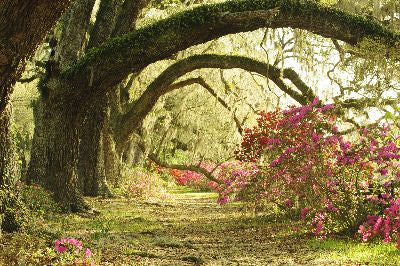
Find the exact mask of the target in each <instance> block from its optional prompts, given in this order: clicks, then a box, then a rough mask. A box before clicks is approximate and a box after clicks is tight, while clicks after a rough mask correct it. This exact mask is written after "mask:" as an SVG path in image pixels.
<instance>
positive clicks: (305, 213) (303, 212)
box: [300, 207, 310, 220]
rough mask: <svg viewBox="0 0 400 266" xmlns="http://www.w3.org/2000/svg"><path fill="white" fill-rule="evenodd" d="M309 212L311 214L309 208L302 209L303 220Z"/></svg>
mask: <svg viewBox="0 0 400 266" xmlns="http://www.w3.org/2000/svg"><path fill="white" fill-rule="evenodd" d="M309 212H310V208H307V207H306V208H303V209H301V210H300V217H301V219H303V220H304V219H305V218H306V216H307V214H308V213H309Z"/></svg>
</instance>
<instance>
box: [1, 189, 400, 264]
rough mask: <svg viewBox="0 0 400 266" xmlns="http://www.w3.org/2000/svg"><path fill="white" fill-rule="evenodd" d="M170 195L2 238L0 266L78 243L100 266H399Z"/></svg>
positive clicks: (339, 243) (198, 197)
mask: <svg viewBox="0 0 400 266" xmlns="http://www.w3.org/2000/svg"><path fill="white" fill-rule="evenodd" d="M173 195H174V200H172V201H170V202H133V201H128V200H126V199H121V198H116V199H100V198H97V199H88V200H89V201H90V202H91V204H93V205H94V206H95V207H96V208H97V209H98V210H100V211H101V214H100V215H98V216H95V217H81V216H78V215H61V214H57V215H53V216H52V217H51V219H49V218H48V219H46V220H42V221H37V224H36V225H35V229H34V230H33V229H32V230H30V232H25V233H15V234H9V235H4V236H3V239H2V240H1V242H0V265H3V264H7V265H18V264H20V263H18V260H19V261H21V259H22V257H23V256H32V254H36V255H34V256H39V257H40V253H45V252H44V251H43V250H45V248H46V247H50V248H51V247H52V245H53V242H54V240H55V239H56V238H58V237H75V238H79V239H80V240H82V241H83V243H84V245H85V246H89V247H91V248H92V250H93V252H94V253H95V254H96V256H97V259H98V261H99V264H100V265H200V264H203V265H331V264H336V265H337V264H340V265H343V264H345V265H360V264H368V263H369V264H384V265H396V264H399V265H400V252H399V251H397V250H396V249H395V247H394V245H383V244H360V243H359V242H356V241H352V240H347V239H335V240H327V241H323V242H321V241H316V240H313V237H312V236H310V235H307V234H302V233H294V232H293V230H292V229H293V228H294V227H296V222H293V221H288V220H284V219H279V218H277V216H274V215H272V216H264V217H253V216H252V215H251V214H243V212H242V211H241V209H242V206H241V205H240V204H233V205H230V206H229V205H228V206H227V207H224V208H221V207H220V206H218V205H217V204H216V203H215V198H216V195H215V194H213V193H197V192H193V191H189V190H186V189H178V190H175V191H173ZM38 253H39V255H37V254H38ZM43 256H44V255H43ZM34 265H35V264H34ZM38 265H39V264H38Z"/></svg>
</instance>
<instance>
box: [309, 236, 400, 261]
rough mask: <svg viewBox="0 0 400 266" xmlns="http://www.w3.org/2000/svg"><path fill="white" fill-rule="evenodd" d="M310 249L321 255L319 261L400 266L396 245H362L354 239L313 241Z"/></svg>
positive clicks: (399, 256) (399, 253) (399, 254)
mask: <svg viewBox="0 0 400 266" xmlns="http://www.w3.org/2000/svg"><path fill="white" fill-rule="evenodd" d="M310 247H311V248H312V249H313V250H316V251H318V252H319V253H320V255H319V257H318V259H317V260H318V261H320V262H321V263H323V262H324V261H336V262H338V263H356V264H359V263H369V264H374V265H400V251H399V250H397V249H396V247H395V244H393V243H390V244H384V243H360V241H359V240H352V239H328V240H324V241H320V240H311V241H310Z"/></svg>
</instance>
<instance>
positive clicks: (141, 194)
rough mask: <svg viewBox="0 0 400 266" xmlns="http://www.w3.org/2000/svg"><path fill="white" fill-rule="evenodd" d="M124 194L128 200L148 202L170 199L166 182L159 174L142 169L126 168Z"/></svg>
mask: <svg viewBox="0 0 400 266" xmlns="http://www.w3.org/2000/svg"><path fill="white" fill-rule="evenodd" d="M122 180H123V182H122V185H121V187H122V193H123V195H124V196H126V197H127V198H134V199H141V200H148V199H168V198H169V197H170V195H169V194H168V193H167V190H166V187H167V184H166V182H165V181H164V180H163V179H162V178H161V177H160V175H159V174H157V173H155V172H151V171H149V170H147V169H144V168H140V167H134V168H133V167H125V169H124V170H123V173H122Z"/></svg>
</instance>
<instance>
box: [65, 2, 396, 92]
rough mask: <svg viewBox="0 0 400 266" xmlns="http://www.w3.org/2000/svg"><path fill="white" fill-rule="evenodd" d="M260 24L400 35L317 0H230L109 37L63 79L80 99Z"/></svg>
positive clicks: (384, 37) (390, 37)
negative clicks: (186, 51)
mask: <svg viewBox="0 0 400 266" xmlns="http://www.w3.org/2000/svg"><path fill="white" fill-rule="evenodd" d="M277 11H278V12H277ZM263 27H270V28H283V27H291V28H299V29H305V30H308V31H311V32H314V33H316V34H319V35H321V36H324V37H329V38H335V39H338V40H342V41H344V42H347V43H349V44H352V45H355V44H357V43H359V42H360V41H362V40H363V39H365V38H369V39H377V40H380V41H381V42H382V43H384V44H385V45H387V46H391V47H393V46H395V45H397V43H398V41H399V39H400V37H399V35H398V34H397V33H394V32H391V31H390V30H388V29H386V28H384V27H383V26H382V25H381V24H379V23H378V22H376V21H374V20H371V19H366V18H363V17H361V16H358V15H353V14H350V13H346V12H344V11H341V10H338V9H335V8H332V7H327V6H324V5H321V4H318V3H316V2H315V1H310V0H241V1H238V0H234V1H227V2H224V3H219V4H211V5H202V6H199V7H196V8H194V9H192V10H188V11H183V12H181V13H178V14H176V15H173V16H171V17H169V18H167V19H163V20H160V21H158V22H156V23H154V24H152V25H149V26H146V27H143V28H141V29H139V30H136V31H134V32H130V33H128V34H125V35H123V36H120V37H117V38H114V39H111V40H109V41H108V42H106V43H104V44H103V45H101V46H100V47H98V48H94V49H92V50H90V51H89V52H88V53H87V55H86V56H85V57H84V58H83V59H82V60H81V61H80V62H78V63H77V65H75V66H74V67H72V68H70V69H68V70H66V71H65V72H63V73H62V77H64V79H65V82H68V83H69V84H72V87H74V91H75V93H77V94H78V95H79V97H82V93H85V90H90V89H91V88H90V87H93V88H96V90H97V91H98V92H104V90H107V89H110V88H112V87H113V86H114V85H115V84H117V83H118V82H120V81H121V80H122V79H123V78H125V77H126V76H127V75H128V74H129V73H131V72H135V71H137V70H138V69H143V68H144V67H146V66H147V65H149V64H151V63H153V62H156V61H158V60H161V59H164V58H167V57H169V56H171V55H172V54H174V53H176V52H178V51H181V50H183V49H186V48H188V47H190V46H193V45H196V44H200V43H204V42H207V41H210V40H212V39H215V38H218V37H221V36H224V35H226V34H232V33H238V32H245V31H252V30H256V29H258V28H263ZM90 81H92V83H90ZM89 83H90V84H89ZM89 85H92V86H89Z"/></svg>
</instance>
